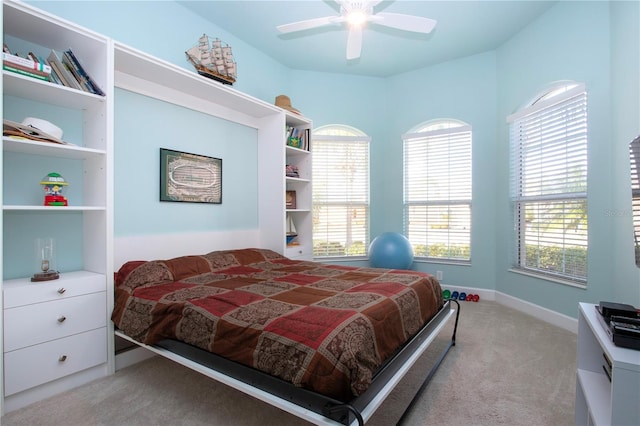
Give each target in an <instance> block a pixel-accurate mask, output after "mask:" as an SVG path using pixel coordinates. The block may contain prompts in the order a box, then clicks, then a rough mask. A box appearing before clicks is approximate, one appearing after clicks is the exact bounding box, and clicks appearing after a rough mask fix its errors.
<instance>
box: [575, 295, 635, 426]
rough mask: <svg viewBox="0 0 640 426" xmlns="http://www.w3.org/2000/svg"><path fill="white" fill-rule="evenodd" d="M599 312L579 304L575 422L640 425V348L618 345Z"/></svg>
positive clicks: (591, 306)
mask: <svg viewBox="0 0 640 426" xmlns="http://www.w3.org/2000/svg"><path fill="white" fill-rule="evenodd" d="M599 315H600V314H599V313H598V312H597V311H596V305H593V304H588V303H580V307H579V317H578V354H577V355H578V360H577V361H578V362H577V380H576V405H575V424H576V425H596V426H599V425H620V426H626V425H638V424H640V350H633V349H628V348H622V347H618V346H616V345H615V344H614V343H613V342H612V340H611V338H610V337H609V335H608V334H607V331H606V330H605V327H604V326H603V323H602V320H601V319H600V318H599V317H598V316H599ZM609 365H610V367H609ZM609 370H610V372H611V373H610V379H609V377H608V376H609V374H608V371H609Z"/></svg>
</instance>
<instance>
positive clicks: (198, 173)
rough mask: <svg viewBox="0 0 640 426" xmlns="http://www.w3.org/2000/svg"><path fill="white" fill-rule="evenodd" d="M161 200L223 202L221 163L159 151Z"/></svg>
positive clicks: (189, 155) (197, 156)
mask: <svg viewBox="0 0 640 426" xmlns="http://www.w3.org/2000/svg"><path fill="white" fill-rule="evenodd" d="M160 201H182V202H188V203H213V204H221V203H222V160H221V159H220V158H214V157H207V156H204V155H198V154H189V153H187V152H180V151H173V150H170V149H165V148H160Z"/></svg>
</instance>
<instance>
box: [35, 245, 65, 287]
mask: <svg viewBox="0 0 640 426" xmlns="http://www.w3.org/2000/svg"><path fill="white" fill-rule="evenodd" d="M34 269H35V270H36V272H35V273H34V274H33V277H31V281H33V282H37V281H50V280H57V279H58V278H60V274H59V273H58V271H57V270H56V253H55V250H54V246H53V238H37V239H36V242H35V268H34Z"/></svg>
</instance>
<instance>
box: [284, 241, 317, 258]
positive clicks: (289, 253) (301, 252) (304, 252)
mask: <svg viewBox="0 0 640 426" xmlns="http://www.w3.org/2000/svg"><path fill="white" fill-rule="evenodd" d="M284 255H285V256H286V257H288V258H289V259H295V260H313V254H312V253H311V248H310V247H309V246H306V245H299V246H290V247H287V248H286V251H285V254H284Z"/></svg>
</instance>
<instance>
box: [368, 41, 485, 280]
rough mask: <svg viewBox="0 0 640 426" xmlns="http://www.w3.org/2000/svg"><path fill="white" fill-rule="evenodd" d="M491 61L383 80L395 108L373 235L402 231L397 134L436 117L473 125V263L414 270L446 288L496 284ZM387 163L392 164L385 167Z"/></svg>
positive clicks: (477, 59)
mask: <svg viewBox="0 0 640 426" xmlns="http://www.w3.org/2000/svg"><path fill="white" fill-rule="evenodd" d="M495 62H496V61H495V54H494V53H493V52H488V53H484V54H479V55H474V56H471V57H467V58H463V59H459V60H456V61H451V62H447V63H444V64H440V65H436V66H433V67H430V68H426V69H422V70H418V71H414V72H410V73H405V74H400V75H397V76H395V77H392V78H389V81H388V83H389V85H388V101H389V104H391V105H394V106H395V108H394V112H393V114H392V117H393V118H392V119H391V120H390V121H389V126H390V128H389V133H390V134H391V135H393V136H392V143H390V144H387V145H386V146H385V150H384V152H383V153H382V155H381V157H382V158H384V159H385V161H386V164H387V169H388V176H389V178H388V180H387V182H386V186H385V206H386V208H385V210H384V211H383V215H382V218H381V220H382V221H383V223H385V224H387V227H386V228H383V229H378V230H375V229H374V230H372V231H374V232H375V231H378V232H384V231H402V203H403V192H402V191H403V188H402V185H403V181H402V166H401V165H402V141H401V135H402V134H403V133H406V132H408V131H409V130H410V129H412V128H413V127H414V126H416V125H418V124H419V123H421V122H424V121H426V120H432V119H437V118H454V119H457V120H462V121H464V122H466V123H468V124H469V125H471V126H472V130H473V141H472V143H473V147H472V149H473V151H472V155H473V204H472V216H473V218H472V238H471V241H472V246H471V258H472V264H471V265H470V266H460V265H450V264H449V265H448V264H441V263H440V264H438V263H418V262H416V264H415V267H416V269H419V270H424V271H427V272H431V273H435V271H436V270H439V271H442V272H443V273H444V279H443V282H444V283H445V284H446V283H449V284H454V285H461V286H470V287H479V288H494V286H495V270H494V267H495V264H494V253H495V246H496V237H495V222H494V217H495V213H496V212H495V210H496V191H495V186H494V185H493V182H495V164H494V161H495V139H496V135H495V119H496V116H495V111H496V77H495V76H496V69H495ZM389 163H390V164H397V166H396V167H389V166H388V164H389ZM376 213H378V211H376ZM374 235H377V233H375V234H374Z"/></svg>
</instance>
